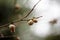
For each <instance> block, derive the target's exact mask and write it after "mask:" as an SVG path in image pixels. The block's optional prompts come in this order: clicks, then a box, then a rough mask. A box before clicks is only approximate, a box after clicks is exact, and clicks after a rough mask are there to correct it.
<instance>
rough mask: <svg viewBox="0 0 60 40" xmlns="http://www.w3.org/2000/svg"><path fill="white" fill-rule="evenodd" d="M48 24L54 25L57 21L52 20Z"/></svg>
mask: <svg viewBox="0 0 60 40" xmlns="http://www.w3.org/2000/svg"><path fill="white" fill-rule="evenodd" d="M49 23H51V24H56V23H57V19H53V20H51V21H50V22H49Z"/></svg>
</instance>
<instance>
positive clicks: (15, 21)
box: [0, 0, 41, 28]
mask: <svg viewBox="0 0 60 40" xmlns="http://www.w3.org/2000/svg"><path fill="white" fill-rule="evenodd" d="M40 1H41V0H39V1H38V2H37V3H36V4H35V5H34V6H33V8H32V9H31V11H30V12H29V13H28V14H27V15H26V16H24V17H23V18H21V19H18V20H15V21H13V22H14V23H17V22H20V21H24V20H23V19H24V18H26V17H28V16H29V14H30V13H31V12H32V11H33V10H34V8H35V7H36V5H37V4H38V3H39V2H40ZM15 4H16V2H15ZM13 12H15V11H13ZM25 21H27V20H25ZM10 23H11V22H10ZM10 23H8V24H5V25H2V26H0V28H2V27H5V26H6V25H9V24H10Z"/></svg>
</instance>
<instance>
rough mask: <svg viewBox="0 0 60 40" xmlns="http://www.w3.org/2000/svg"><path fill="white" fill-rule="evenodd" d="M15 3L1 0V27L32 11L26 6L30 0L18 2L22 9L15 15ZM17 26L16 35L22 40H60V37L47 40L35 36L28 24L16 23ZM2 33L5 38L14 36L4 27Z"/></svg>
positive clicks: (11, 0) (7, 39) (51, 37)
mask: <svg viewBox="0 0 60 40" xmlns="http://www.w3.org/2000/svg"><path fill="white" fill-rule="evenodd" d="M14 1H15V0H0V25H3V24H6V23H8V22H11V21H14V20H17V19H20V18H21V17H23V16H24V15H25V14H27V13H28V12H29V11H30V8H29V7H26V6H25V5H26V4H27V2H28V0H17V1H16V3H17V4H19V5H20V9H19V10H16V12H15V13H14V12H13V10H14ZM28 6H29V5H28ZM16 26H17V27H16V32H15V34H16V35H18V36H19V37H20V40H60V36H59V35H57V36H49V37H47V38H46V39H45V38H40V37H36V36H34V35H33V34H31V32H30V27H29V25H27V22H18V23H16ZM7 27H8V26H7ZM0 32H2V33H3V34H4V35H5V36H12V35H13V33H11V32H10V31H9V29H8V28H3V27H2V28H0ZM1 40H2V39H1ZM6 40H15V39H14V38H6Z"/></svg>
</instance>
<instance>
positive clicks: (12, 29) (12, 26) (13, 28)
mask: <svg viewBox="0 0 60 40" xmlns="http://www.w3.org/2000/svg"><path fill="white" fill-rule="evenodd" d="M15 27H16V26H15V25H14V24H10V25H9V28H10V31H11V32H15Z"/></svg>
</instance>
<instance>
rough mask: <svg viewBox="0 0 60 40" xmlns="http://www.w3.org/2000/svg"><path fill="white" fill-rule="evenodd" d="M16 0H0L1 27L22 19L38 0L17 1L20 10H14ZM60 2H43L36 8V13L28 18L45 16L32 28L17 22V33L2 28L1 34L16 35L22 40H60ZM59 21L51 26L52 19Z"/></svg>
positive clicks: (10, 39)
mask: <svg viewBox="0 0 60 40" xmlns="http://www.w3.org/2000/svg"><path fill="white" fill-rule="evenodd" d="M14 1H15V0H0V25H4V24H6V23H9V22H11V21H14V20H17V19H20V18H21V17H23V16H25V14H27V13H28V12H29V11H30V10H31V9H32V7H33V6H34V4H35V3H37V2H38V0H17V1H16V4H19V6H20V9H18V10H16V11H15V12H13V10H14ZM59 14H60V0H41V2H40V3H39V4H38V5H37V6H36V7H35V9H34V11H33V12H32V13H31V14H30V15H29V16H28V17H27V18H26V19H30V18H32V17H34V16H35V17H38V16H43V18H41V19H40V18H39V19H38V23H36V24H33V25H31V26H29V25H28V23H27V22H25V21H22V22H17V23H16V26H17V27H16V32H15V33H11V32H10V31H9V29H8V26H7V27H2V28H0V32H2V33H3V34H4V36H12V35H13V34H16V35H18V36H19V37H20V40H60V30H59V28H60V25H59V24H60V19H59V18H60V15H59ZM54 18H56V19H58V23H57V24H55V25H50V24H49V23H48V22H49V21H50V20H51V19H54ZM5 39H6V40H15V39H14V38H12V37H11V38H5ZM1 40H2V39H1Z"/></svg>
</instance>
